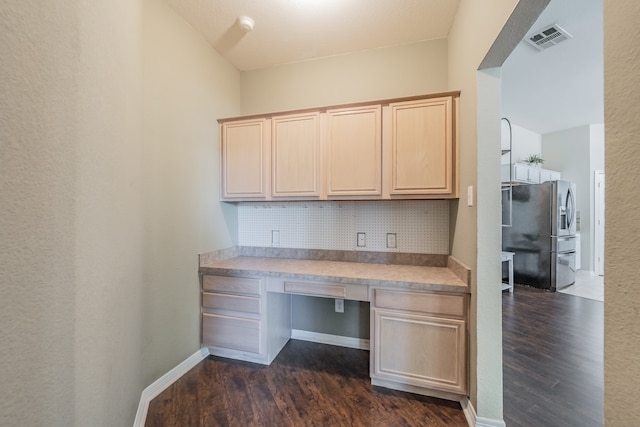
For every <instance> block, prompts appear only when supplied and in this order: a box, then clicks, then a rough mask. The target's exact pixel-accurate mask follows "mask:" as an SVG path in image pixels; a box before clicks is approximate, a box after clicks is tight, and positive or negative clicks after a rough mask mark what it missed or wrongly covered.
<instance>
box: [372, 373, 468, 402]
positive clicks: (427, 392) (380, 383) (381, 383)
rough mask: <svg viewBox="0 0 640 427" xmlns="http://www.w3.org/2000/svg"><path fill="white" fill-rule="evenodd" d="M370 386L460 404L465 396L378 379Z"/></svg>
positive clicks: (374, 379)
mask: <svg viewBox="0 0 640 427" xmlns="http://www.w3.org/2000/svg"><path fill="white" fill-rule="evenodd" d="M371 385H374V386H377V387H384V388H390V389H392V390H399V391H406V392H408V393H414V394H420V395H423V396H429V397H436V398H439V399H445V400H452V401H454V402H460V401H461V400H462V399H463V398H464V397H465V396H463V395H460V394H455V393H448V392H446V391H440V390H434V389H430V388H424V387H417V386H414V385H411V384H404V383H398V382H395V381H388V380H381V379H379V378H371Z"/></svg>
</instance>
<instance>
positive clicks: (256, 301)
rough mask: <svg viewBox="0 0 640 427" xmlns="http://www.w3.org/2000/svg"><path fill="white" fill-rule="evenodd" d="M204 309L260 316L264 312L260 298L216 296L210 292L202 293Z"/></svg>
mask: <svg viewBox="0 0 640 427" xmlns="http://www.w3.org/2000/svg"><path fill="white" fill-rule="evenodd" d="M202 307H203V308H205V309H207V308H208V309H213V310H231V311H241V312H244V313H256V314H260V313H261V312H262V310H261V308H260V298H259V297H247V296H241V295H225V294H214V293H209V292H203V293H202Z"/></svg>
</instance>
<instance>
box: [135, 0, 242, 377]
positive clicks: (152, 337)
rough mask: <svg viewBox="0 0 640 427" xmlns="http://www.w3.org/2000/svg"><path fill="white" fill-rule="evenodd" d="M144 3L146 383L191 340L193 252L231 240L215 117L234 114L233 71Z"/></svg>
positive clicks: (230, 208)
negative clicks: (221, 196) (222, 195)
mask: <svg viewBox="0 0 640 427" xmlns="http://www.w3.org/2000/svg"><path fill="white" fill-rule="evenodd" d="M143 11H144V13H143V38H142V41H143V51H142V53H143V55H142V58H143V61H142V64H143V68H142V70H143V73H142V82H143V105H142V107H143V109H142V111H143V117H142V118H143V128H142V129H143V141H142V147H143V151H144V162H143V166H144V177H143V185H142V190H143V191H142V195H141V197H142V201H143V202H144V210H143V221H142V223H143V225H142V239H143V242H144V253H143V266H144V273H145V276H144V300H143V305H142V307H143V312H144V318H143V319H142V320H143V333H142V340H143V341H142V343H143V346H142V354H143V360H144V361H145V365H144V366H143V370H142V372H143V381H144V384H145V385H147V384H149V383H151V382H152V381H154V380H155V379H157V378H158V377H160V376H161V375H163V374H164V373H166V372H167V371H169V370H170V369H171V368H173V367H174V366H176V365H177V364H178V363H180V362H181V361H183V360H184V359H186V358H187V357H188V356H190V355H191V354H193V353H194V352H195V351H196V350H197V349H198V348H199V347H200V326H199V325H200V319H199V317H200V316H199V314H200V293H199V282H198V275H197V266H198V259H197V254H198V253H203V252H208V251H211V250H216V249H222V248H225V247H230V246H234V245H236V244H237V235H236V233H237V207H236V206H235V205H232V204H222V203H220V202H219V201H218V199H219V187H220V185H219V179H218V176H219V169H218V168H219V165H218V163H219V159H218V123H217V121H216V119H217V118H219V117H227V116H233V115H237V114H239V111H240V102H239V101H240V74H239V72H238V71H237V70H236V69H235V68H234V67H233V66H231V65H230V64H229V63H227V62H226V61H225V60H224V59H223V58H222V57H221V56H220V55H218V54H217V53H216V52H215V51H214V50H213V49H212V48H211V46H210V45H209V44H208V43H207V42H206V41H205V40H204V38H203V37H201V36H200V35H199V34H197V33H196V32H195V30H194V29H193V28H192V27H191V26H190V25H188V24H187V23H186V22H184V21H183V20H182V19H181V18H179V17H178V16H177V15H176V14H175V13H174V12H173V11H172V10H171V9H169V7H168V6H166V5H165V4H164V3H163V2H161V1H157V0H146V1H145V3H144V9H143Z"/></svg>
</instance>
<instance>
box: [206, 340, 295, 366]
mask: <svg viewBox="0 0 640 427" xmlns="http://www.w3.org/2000/svg"><path fill="white" fill-rule="evenodd" d="M288 342H289V340H288V339H286V340H280V341H279V342H278V347H274V348H272V349H270V352H269V354H266V355H260V354H256V353H247V352H244V351H239V350H231V349H228V348H221V347H208V346H205V347H206V348H208V349H209V353H210V354H211V355H213V356H218V357H225V358H227V359H235V360H242V361H245V362H252V363H259V364H261V365H271V363H272V362H273V361H274V359H275V358H276V357H277V356H278V354H279V353H280V351H281V350H282V349H283V348H284V346H285V345H286V344H287V343H288Z"/></svg>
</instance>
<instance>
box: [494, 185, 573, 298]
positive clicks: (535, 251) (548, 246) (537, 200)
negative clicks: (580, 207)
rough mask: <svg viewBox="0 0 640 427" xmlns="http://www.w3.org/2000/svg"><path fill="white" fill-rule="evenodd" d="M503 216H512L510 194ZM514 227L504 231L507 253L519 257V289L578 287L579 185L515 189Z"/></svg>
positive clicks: (515, 260)
mask: <svg viewBox="0 0 640 427" xmlns="http://www.w3.org/2000/svg"><path fill="white" fill-rule="evenodd" d="M502 193H503V199H502V204H503V205H502V212H503V216H504V215H508V214H509V192H508V191H503V192H502ZM511 194H512V196H511V198H512V202H511V226H504V227H503V228H502V250H503V251H505V252H514V253H515V255H514V257H513V278H514V282H515V283H517V284H523V285H530V286H535V287H537V288H543V289H549V290H552V291H555V290H556V289H561V288H564V287H566V286H569V285H572V284H573V283H574V282H575V270H576V268H575V266H576V236H575V234H576V198H575V194H576V191H575V184H574V183H572V182H569V181H548V182H544V183H542V184H524V185H514V186H513V188H512V191H511Z"/></svg>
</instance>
